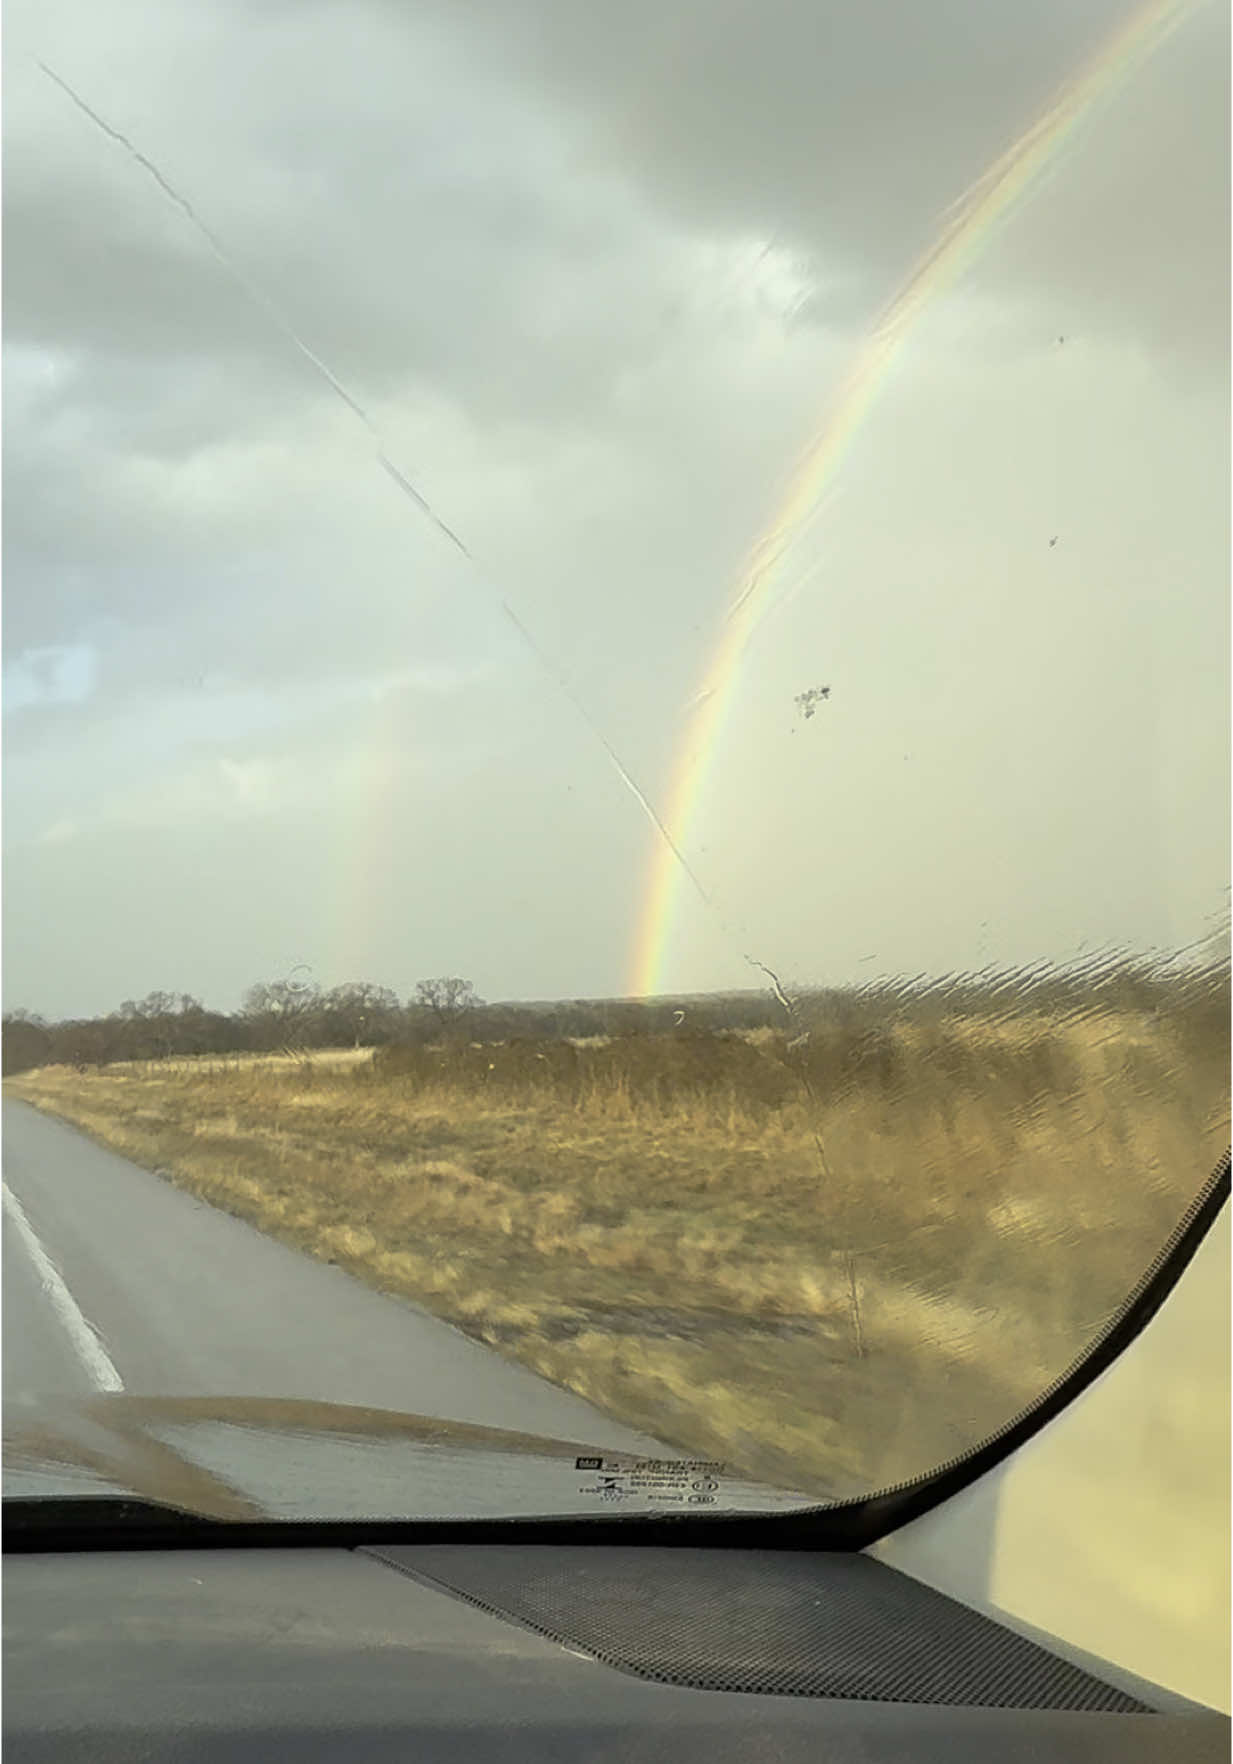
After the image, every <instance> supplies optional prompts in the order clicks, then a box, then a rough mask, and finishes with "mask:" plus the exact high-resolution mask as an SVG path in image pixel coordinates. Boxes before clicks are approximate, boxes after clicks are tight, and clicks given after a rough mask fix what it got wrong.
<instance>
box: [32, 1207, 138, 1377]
mask: <svg viewBox="0 0 1233 1764" xmlns="http://www.w3.org/2000/svg"><path fill="white" fill-rule="evenodd" d="M3 1191H4V1211H5V1213H6V1215H7V1216H8V1220H9V1223H10V1225H12V1227H13V1229H14V1231H16V1233H17V1235H18V1236H19V1237H20V1238H21V1240H22V1242H23V1244H24V1245H25V1247H26V1252H27V1254H28V1255H29V1257H30V1260H31V1261H32V1262H33V1263H34V1270H35V1273H36V1274H37V1275H38V1277H39V1284H40V1285H41V1286H42V1288H43V1291H44V1292H45V1293H46V1294H47V1297H48V1299H49V1300H50V1302H51V1308H52V1310H53V1311H54V1312H55V1313H56V1316H57V1317H58V1318H59V1319H60V1321H61V1323H62V1324H63V1325H64V1327H65V1329H66V1330H67V1331H68V1336H69V1340H70V1341H71V1342H72V1344H73V1346H74V1348H75V1349H76V1350H77V1357H78V1359H80V1361H81V1363H82V1365H83V1366H84V1367H85V1369H86V1371H87V1372H88V1373H89V1375H90V1378H91V1381H92V1382H93V1383H94V1384H96V1385H97V1386H98V1388H99V1390H123V1389H124V1382H123V1380H122V1379H121V1377H120V1374H119V1373H118V1372H117V1371H116V1369H115V1366H114V1365H113V1364H112V1359H111V1355H110V1354H109V1353H108V1352H107V1349H106V1348H105V1347H104V1346H103V1343H102V1341H101V1339H100V1337H99V1335H98V1332H97V1330H95V1328H94V1327H93V1325H92V1324H91V1323H89V1322H88V1321H87V1319H86V1318H85V1316H84V1315H83V1313H82V1310H81V1306H80V1305H79V1304H78V1303H77V1300H76V1299H75V1298H74V1297H73V1295H72V1293H71V1292H70V1291H69V1289H68V1287H67V1286H66V1285H65V1282H64V1276H63V1274H61V1272H60V1270H59V1269H58V1268H57V1267H56V1265H55V1263H54V1262H53V1261H52V1259H51V1257H50V1256H49V1255H48V1254H47V1251H46V1250H45V1249H44V1248H43V1246H42V1244H41V1243H40V1242H39V1240H38V1237H37V1235H36V1234H35V1230H34V1227H33V1225H31V1223H30V1221H29V1219H27V1217H26V1212H25V1208H24V1207H23V1206H22V1204H21V1202H20V1201H19V1200H18V1198H17V1196H16V1195H15V1194H14V1193H13V1190H12V1189H11V1188H10V1187H9V1185H8V1183H7V1182H6V1183H4V1184H3Z"/></svg>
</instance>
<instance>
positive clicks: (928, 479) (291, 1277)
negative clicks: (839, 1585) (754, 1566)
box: [3, 0, 1230, 1516]
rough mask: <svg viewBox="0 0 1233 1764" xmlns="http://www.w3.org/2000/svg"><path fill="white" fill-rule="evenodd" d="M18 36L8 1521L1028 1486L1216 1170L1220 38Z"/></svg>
mask: <svg viewBox="0 0 1233 1764" xmlns="http://www.w3.org/2000/svg"><path fill="white" fill-rule="evenodd" d="M7 23H8V42H7V48H8V55H7V61H6V75H5V88H6V112H5V189H4V198H5V206H6V232H5V245H6V269H7V280H6V289H5V334H4V372H5V387H6V392H7V398H6V401H5V411H4V433H5V449H4V470H5V503H4V512H5V517H6V518H5V525H4V565H5V581H6V587H7V594H6V599H5V614H6V620H5V633H4V733H5V774H4V792H5V816H4V837H5V897H4V939H5V949H4V956H5V975H4V989H5V1000H4V1008H5V1018H4V1041H3V1051H4V1070H5V1074H6V1081H5V1102H4V1154H5V1175H4V1184H5V1186H4V1228H5V1236H4V1305H5V1311H4V1324H5V1329H4V1387H5V1411H6V1426H7V1429H8V1431H9V1433H10V1435H11V1437H12V1438H13V1439H14V1440H16V1441H17V1442H18V1445H19V1447H20V1450H19V1451H18V1452H17V1455H16V1457H15V1458H14V1462H15V1463H19V1464H20V1465H21V1466H24V1469H23V1470H22V1473H21V1474H20V1475H15V1477H14V1480H13V1483H12V1484H11V1486H10V1493H13V1494H19V1493H20V1494H25V1493H28V1492H30V1491H32V1490H33V1491H34V1492H37V1491H38V1490H39V1489H40V1488H43V1487H47V1488H50V1487H51V1486H52V1484H51V1483H50V1482H49V1483H46V1484H44V1483H41V1482H40V1481H39V1479H38V1476H37V1475H35V1474H34V1471H33V1470H32V1469H31V1466H32V1465H33V1464H34V1463H35V1460H36V1459H38V1457H39V1450H42V1452H43V1457H44V1458H45V1459H48V1460H56V1461H57V1462H58V1463H59V1465H60V1470H61V1472H62V1480H63V1478H67V1479H68V1480H67V1481H66V1482H63V1486H66V1487H67V1486H70V1485H71V1486H72V1487H73V1488H74V1489H75V1490H77V1491H78V1492H84V1493H85V1494H89V1493H90V1492H92V1491H95V1492H114V1490H115V1488H116V1487H123V1488H125V1489H133V1488H137V1489H139V1490H140V1491H142V1492H144V1493H146V1494H149V1495H151V1496H153V1497H155V1498H158V1497H159V1496H160V1495H162V1496H164V1497H165V1498H167V1499H168V1500H174V1499H182V1500H183V1501H184V1502H186V1503H187V1504H189V1505H191V1504H193V1501H194V1499H195V1498H196V1497H195V1496H194V1494H193V1490H194V1489H198V1490H199V1489H200V1488H203V1487H205V1486H206V1482H207V1481H208V1482H209V1485H210V1487H211V1488H213V1489H215V1491H216V1492H217V1490H218V1489H219V1488H222V1489H224V1491H230V1493H229V1494H228V1498H229V1499H230V1498H232V1496H234V1498H235V1499H236V1500H237V1501H240V1502H241V1505H242V1502H243V1500H244V1499H247V1498H248V1497H249V1495H251V1496H252V1499H254V1500H259V1502H260V1504H261V1506H262V1508H263V1510H265V1511H270V1512H276V1513H277V1514H279V1515H282V1516H295V1515H303V1514H309V1513H312V1514H320V1513H322V1512H328V1511H329V1510H331V1503H332V1502H335V1501H339V1500H342V1499H343V1496H342V1494H341V1493H340V1492H339V1491H340V1490H342V1489H344V1488H346V1487H348V1486H351V1484H352V1482H353V1475H354V1462H353V1460H352V1459H348V1458H347V1456H346V1454H347V1452H350V1451H352V1449H353V1448H352V1445H351V1444H348V1443H347V1442H348V1441H352V1440H353V1438H354V1437H358V1436H361V1435H362V1436H364V1437H366V1438H369V1439H371V1440H374V1441H376V1442H378V1444H379V1446H380V1450H379V1451H378V1450H377V1446H376V1445H374V1450H373V1453H370V1454H369V1457H370V1458H371V1460H372V1462H377V1461H378V1459H379V1460H380V1466H381V1468H380V1474H379V1476H378V1477H377V1479H376V1480H375V1481H374V1482H373V1483H372V1484H371V1485H370V1486H369V1488H368V1491H367V1492H366V1494H365V1496H364V1502H365V1506H366V1510H367V1511H369V1512H380V1513H388V1514H389V1515H391V1516H408V1515H415V1514H417V1513H421V1512H426V1511H428V1510H430V1509H431V1510H432V1511H434V1512H435V1511H438V1510H439V1509H440V1508H441V1505H442V1503H443V1502H444V1503H445V1505H446V1506H447V1507H448V1506H449V1505H450V1503H453V1504H454V1507H455V1509H456V1510H457V1511H459V1512H472V1511H473V1510H475V1509H476V1504H477V1501H479V1496H478V1495H477V1494H476V1492H475V1491H476V1490H477V1489H478V1488H480V1487H481V1485H482V1487H483V1488H484V1489H485V1490H486V1491H488V1492H487V1493H486V1495H485V1496H484V1499H485V1500H487V1501H488V1503H489V1508H492V1507H493V1506H494V1505H495V1508H496V1509H497V1510H507V1509H508V1510H511V1511H513V1510H518V1511H523V1510H531V1511H535V1512H539V1513H555V1512H561V1513H566V1512H569V1513H576V1512H578V1511H599V1510H606V1509H607V1508H608V1507H610V1506H612V1505H613V1504H620V1502H622V1501H625V1502H626V1503H630V1502H641V1503H642V1505H643V1506H644V1507H646V1506H651V1507H654V1506H657V1505H664V1504H665V1503H671V1502H675V1503H677V1504H678V1505H682V1504H686V1503H687V1504H688V1505H689V1506H690V1508H691V1510H697V1511H699V1512H700V1511H702V1510H703V1509H705V1510H707V1511H722V1510H724V1508H725V1507H727V1506H740V1507H742V1508H743V1509H744V1510H746V1511H747V1510H748V1509H749V1508H750V1507H751V1506H753V1507H759V1506H762V1507H765V1508H766V1509H767V1510H770V1509H772V1508H775V1507H778V1508H782V1506H783V1504H784V1502H785V1500H791V1501H794V1502H798V1503H803V1502H813V1503H817V1502H824V1501H828V1500H839V1499H845V1498H848V1497H851V1496H854V1495H860V1494H864V1493H869V1492H872V1491H875V1490H879V1489H885V1488H887V1487H889V1486H891V1485H894V1484H898V1483H903V1482H906V1481H910V1480H912V1479H915V1478H919V1477H925V1476H927V1475H929V1474H930V1473H931V1472H933V1471H935V1470H937V1469H938V1468H939V1467H940V1466H942V1465H945V1464H947V1463H949V1462H951V1461H952V1460H954V1459H956V1458H957V1457H959V1456H961V1455H962V1454H964V1453H966V1452H969V1451H970V1450H971V1449H972V1448H974V1447H975V1446H977V1445H978V1444H979V1443H980V1442H981V1441H983V1440H986V1439H987V1438H989V1437H990V1436H991V1435H992V1434H994V1433H996V1432H997V1431H998V1430H999V1429H1002V1428H1004V1427H1005V1426H1006V1425H1007V1424H1008V1423H1009V1422H1010V1421H1011V1420H1012V1419H1013V1418H1014V1417H1015V1416H1017V1415H1019V1414H1020V1413H1021V1412H1022V1411H1023V1410H1024V1409H1025V1407H1026V1406H1027V1405H1029V1404H1031V1403H1033V1402H1034V1401H1035V1400H1036V1399H1037V1398H1038V1397H1039V1396H1040V1395H1041V1393H1042V1392H1044V1391H1045V1390H1046V1389H1047V1388H1048V1387H1049V1386H1050V1385H1052V1384H1053V1383H1054V1381H1055V1380H1057V1379H1059V1378H1060V1377H1061V1376H1062V1374H1063V1373H1064V1372H1065V1371H1066V1369H1067V1368H1068V1367H1069V1366H1071V1365H1072V1363H1073V1362H1074V1361H1075V1360H1076V1358H1077V1357H1078V1356H1080V1355H1081V1354H1083V1353H1084V1352H1085V1351H1086V1350H1088V1349H1089V1348H1090V1347H1091V1346H1092V1344H1093V1343H1094V1342H1096V1341H1097V1340H1098V1339H1099V1338H1100V1337H1101V1335H1102V1333H1103V1332H1104V1331H1105V1330H1106V1329H1107V1327H1108V1326H1109V1324H1110V1322H1111V1320H1112V1319H1113V1318H1114V1317H1115V1316H1116V1315H1117V1313H1118V1311H1119V1308H1120V1307H1122V1306H1123V1305H1125V1303H1126V1301H1127V1300H1128V1298H1129V1296H1130V1294H1131V1293H1132V1291H1133V1290H1134V1288H1135V1286H1136V1284H1137V1283H1138V1282H1139V1281H1140V1280H1141V1278H1142V1277H1143V1276H1144V1274H1145V1272H1146V1271H1147V1270H1148V1269H1149V1267H1150V1266H1151V1264H1152V1262H1153V1260H1154V1258H1156V1257H1157V1256H1158V1255H1159V1254H1160V1252H1161V1251H1162V1249H1163V1248H1164V1246H1165V1245H1166V1243H1167V1242H1168V1240H1169V1238H1170V1235H1171V1234H1172V1233H1174V1232H1175V1230H1176V1229H1177V1227H1178V1225H1179V1222H1180V1221H1182V1220H1183V1218H1184V1216H1185V1214H1186V1211H1187V1209H1188V1208H1189V1207H1190V1206H1191V1205H1192V1203H1193V1202H1194V1200H1195V1197H1196V1195H1198V1194H1199V1192H1200V1190H1201V1189H1202V1187H1203V1185H1204V1183H1205V1181H1206V1180H1207V1179H1208V1177H1209V1176H1210V1174H1211V1172H1212V1170H1213V1168H1214V1167H1215V1165H1216V1163H1217V1161H1218V1159H1219V1158H1220V1156H1221V1154H1222V1152H1223V1151H1224V1149H1225V1147H1226V1145H1227V1143H1228V1136H1229V1076H1228V1074H1229V1068H1228V1060H1229V906H1228V903H1229V862H1228V854H1229V836H1230V823H1229V752H1228V718H1229V677H1228V655H1229V608H1228V598H1227V581H1228V571H1229V519H1228V515H1229V509H1228V483H1229V465H1230V461H1229V399H1228V342H1229V335H1228V328H1227V327H1228V301H1229V207H1228V164H1229V162H1228V154H1227V127H1228V70H1229V45H1228V33H1229V20H1228V11H1227V8H1226V7H1225V6H1223V5H1220V4H1217V3H1216V0H1206V3H1203V0H1199V3H1196V4H1174V3H1171V0H1146V3H1142V4H1129V3H1126V0H1087V3H1085V4H1084V5H1082V6H1076V5H1074V4H1073V0H1047V3H1046V4H1043V5H1036V6H1031V7H1023V6H1012V5H1009V4H989V3H988V0H964V3H962V4H959V5H954V6H948V7H942V8H939V7H922V6H920V5H917V4H913V3H911V0H876V3H866V4H861V5H840V4H837V3H831V0H769V3H768V4H764V5H762V6H760V7H753V6H748V7H723V6H701V5H694V4H691V3H690V0H682V3H681V4H679V5H672V6H669V7H667V8H665V7H663V6H661V5H652V4H649V0H624V3H623V4H621V5H619V6H618V5H616V4H609V3H607V0H581V3H578V0H569V3H566V0H462V3H460V0H450V3H449V4H445V3H440V4H436V3H434V0H426V3H425V4H421V5H419V6H415V7H406V6H401V5H396V4H392V3H386V0H362V3H360V4H357V3H356V0H348V3H347V4H343V3H342V0H318V3H316V4H313V5H311V6H300V5H284V4H279V3H278V0H264V3H258V0H223V3H222V4H216V5H213V6H209V7H201V6H198V5H191V4H189V3H188V0H158V3H157V4H156V3H155V0H123V3H121V0H107V3H106V4H103V5H99V4H96V3H95V0H90V3H87V0H50V3H47V0H39V4H37V5H35V4H33V3H32V0H14V3H13V4H11V5H10V6H9V8H8V19H7ZM143 1405H144V1406H143ZM331 1405H343V1406H345V1410H346V1415H345V1416H344V1417H343V1418H342V1419H341V1420H340V1419H338V1418H337V1417H336V1419H335V1421H334V1422H330V1421H329V1419H328V1416H329V1414H330V1412H331V1411H330V1406H331ZM391 1415H395V1416H401V1417H404V1418H406V1417H419V1418H421V1419H420V1421H419V1422H413V1421H410V1420H406V1421H405V1422H404V1423H403V1424H402V1428H403V1430H402V1432H401V1433H398V1430H397V1428H394V1431H395V1432H396V1433H397V1434H398V1437H399V1438H400V1439H403V1440H409V1441H411V1442H412V1443H413V1444H414V1445H415V1453H414V1454H413V1455H412V1457H410V1458H408V1459H407V1460H406V1463H405V1465H404V1464H403V1463H402V1460H399V1461H398V1464H397V1465H395V1467H394V1469H391V1468H390V1465H391V1463H392V1462H393V1460H392V1459H391V1458H390V1455H389V1437H390V1429H391V1428H392V1427H394V1423H393V1422H391V1420H390V1416H391ZM83 1417H85V1418H84V1419H83ZM109 1417H110V1419H109ZM423 1418H429V1419H434V1420H437V1421H440V1422H442V1423H445V1422H448V1423H451V1424H454V1426H455V1431H454V1432H453V1433H452V1434H450V1433H448V1432H445V1433H439V1434H437V1433H433V1431H432V1429H429V1430H428V1434H427V1435H425V1434H424V1431H423V1426H422V1421H423ZM280 1428H281V1429H283V1430H284V1431H286V1430H287V1429H290V1430H291V1431H292V1432H294V1433H295V1434H296V1437H297V1438H298V1439H299V1440H300V1447H298V1448H297V1449H296V1450H295V1451H290V1452H287V1451H280V1450H279V1449H278V1448H277V1445H276V1443H275V1444H269V1443H267V1444H262V1440H263V1438H264V1437H265V1435H264V1434H263V1429H268V1431H269V1436H270V1439H272V1440H276V1437H277V1434H278V1430H279V1429H280ZM348 1429H350V1430H351V1431H350V1432H348V1431H347V1430H348ZM383 1429H384V1430H385V1431H384V1432H383V1431H382V1430H383ZM468 1430H469V1431H468ZM510 1434H514V1435H517V1436H519V1438H520V1439H521V1440H522V1444H521V1445H519V1444H518V1442H517V1440H512V1441H511V1440H509V1439H506V1440H505V1444H504V1446H501V1447H500V1450H497V1447H496V1446H494V1443H493V1442H494V1440H495V1441H497V1442H498V1443H499V1441H500V1439H501V1438H502V1437H503V1436H506V1435H510ZM344 1435H345V1439H344V1444H343V1445H342V1446H339V1444H338V1440H339V1437H341V1436H344ZM481 1436H482V1437H481ZM426 1438H427V1440H428V1443H427V1444H425V1439H426ZM433 1439H437V1440H438V1442H439V1445H440V1452H441V1454H443V1455H439V1456H437V1457H435V1458H434V1457H433V1456H432V1453H433V1451H434V1450H436V1449H437V1448H436V1447H434V1446H433V1445H432V1443H431V1442H432V1440H433ZM314 1441H315V1444H311V1449H310V1443H311V1442H314ZM331 1441H332V1442H333V1443H331ZM528 1441H529V1442H531V1443H530V1444H528V1443H527V1442H528ZM537 1441H538V1442H540V1445H542V1447H543V1454H544V1455H545V1461H547V1459H548V1458H552V1461H553V1463H554V1464H555V1465H556V1468H554V1469H553V1470H552V1472H551V1474H549V1472H548V1471H547V1470H544V1471H543V1472H542V1474H541V1473H540V1472H539V1471H535V1470H534V1469H528V1468H527V1467H526V1466H527V1463H528V1462H529V1461H533V1460H534V1459H535V1452H536V1450H538V1449H539V1448H538V1447H535V1442H537ZM39 1442H42V1443H41V1447H40V1444H39ZM485 1442H486V1447H485ZM533 1447H534V1449H533ZM483 1449H489V1460H488V1468H487V1469H485V1468H484V1462H483V1461H482V1450H483ZM340 1451H342V1453H343V1456H342V1457H341V1458H340V1457H339V1456H338V1453H339V1452H340ZM493 1451H496V1453H497V1457H498V1458H500V1455H501V1451H505V1452H507V1453H513V1454H514V1455H515V1456H517V1455H518V1454H521V1456H520V1457H519V1458H518V1465H519V1466H520V1467H517V1468H516V1470H511V1471H509V1472H508V1474H506V1472H505V1471H501V1473H500V1474H497V1470H499V1469H500V1465H499V1464H498V1465H497V1467H496V1469H494V1468H493V1465H494V1463H495V1462H496V1460H495V1459H493V1457H492V1452H493ZM554 1454H555V1456H554ZM606 1460H607V1461H606ZM505 1461H506V1460H505V1459H501V1462H502V1463H504V1462H505ZM561 1464H564V1465H565V1467H566V1468H565V1471H561V1469H560V1466H561ZM616 1464H620V1465H623V1466H625V1468H624V1469H620V1470H617V1469H614V1468H613V1466H614V1465H616ZM186 1465H187V1466H189V1467H188V1468H186ZM665 1465H669V1466H670V1465H676V1466H677V1468H676V1469H665V1468H664V1466H665ZM682 1465H685V1466H688V1469H687V1470H685V1469H681V1468H680V1466H682ZM400 1466H401V1467H400ZM417 1466H418V1468H417ZM630 1466H634V1467H640V1468H630ZM507 1468H508V1466H507ZM186 1477H187V1478H189V1481H185V1478H186ZM192 1478H198V1479H199V1480H198V1481H196V1482H193V1481H192V1480H191V1479H192ZM246 1479H247V1480H246ZM190 1484H191V1486H190ZM57 1486H59V1485H57ZM254 1489H259V1493H257V1494H254V1493H253V1492H252V1491H253V1490H254ZM186 1490H187V1492H186ZM237 1490H239V1491H240V1493H239V1494H237V1493H236V1491H237ZM245 1491H247V1492H245ZM511 1491H513V1492H511ZM203 1498H204V1497H203ZM219 1498H220V1499H221V1498H222V1497H221V1496H220V1497H219ZM206 1504H207V1505H208V1504H209V1503H208V1501H207V1502H206ZM480 1504H482V1502H481V1503H480ZM236 1510H237V1511H239V1510H240V1509H239V1508H237V1509H236Z"/></svg>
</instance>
